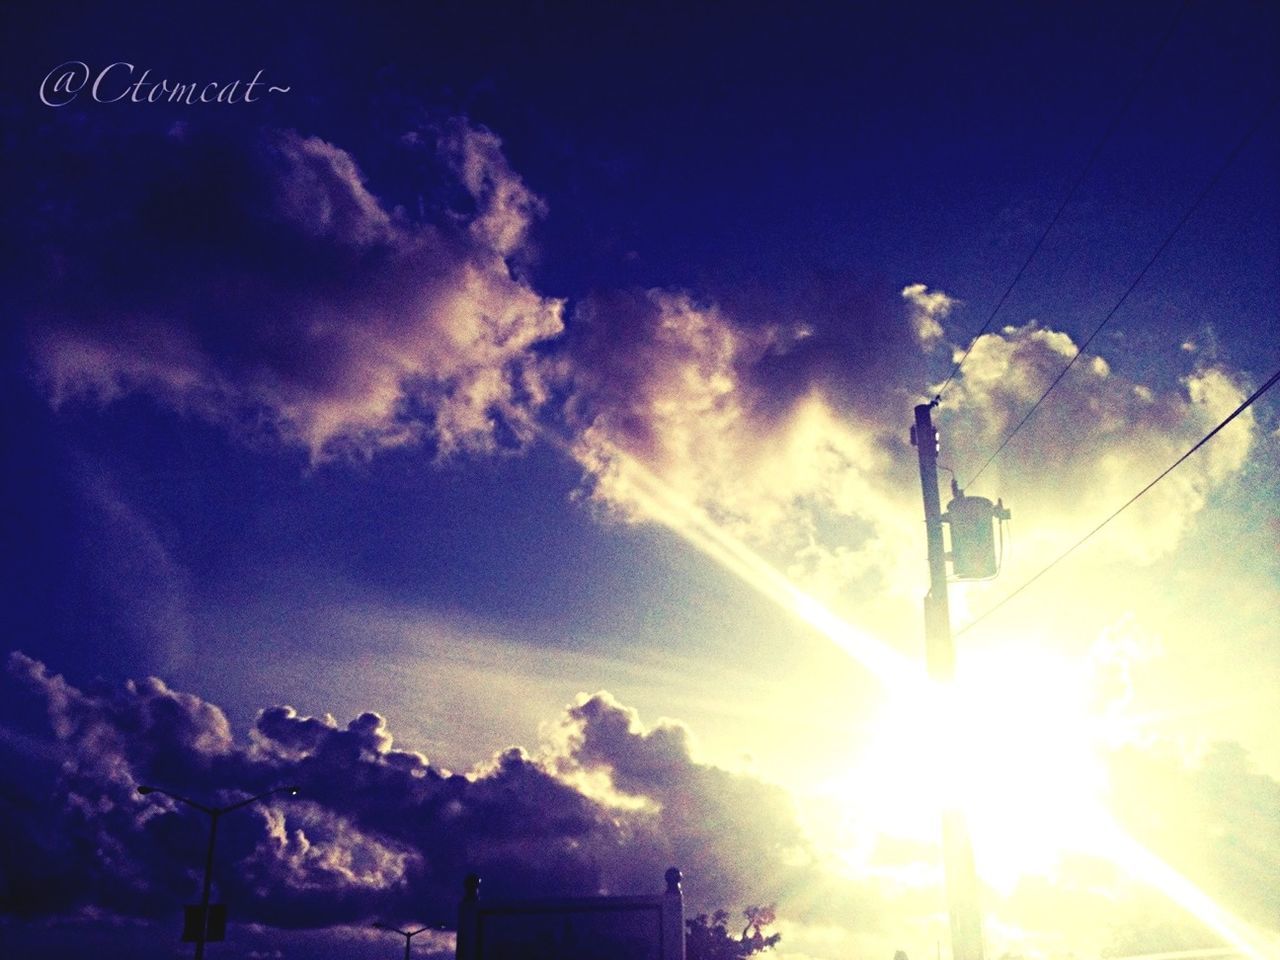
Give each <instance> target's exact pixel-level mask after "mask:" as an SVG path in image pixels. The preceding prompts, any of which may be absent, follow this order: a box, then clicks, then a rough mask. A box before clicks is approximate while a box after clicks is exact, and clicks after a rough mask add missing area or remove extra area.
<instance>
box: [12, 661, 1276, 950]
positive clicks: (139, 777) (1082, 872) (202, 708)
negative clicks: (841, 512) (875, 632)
mask: <svg viewBox="0 0 1280 960" xmlns="http://www.w3.org/2000/svg"><path fill="white" fill-rule="evenodd" d="M3 685H4V688H5V689H4V693H5V696H6V697H7V698H8V699H9V700H10V702H12V703H17V704H20V705H21V707H22V709H23V710H25V711H27V712H28V714H35V713H38V714H39V715H40V716H41V717H43V724H44V730H43V732H42V733H40V734H39V735H38V736H36V737H21V736H17V735H14V736H5V737H0V759H3V760H4V764H3V767H2V769H3V770H4V771H6V772H5V773H4V774H3V781H4V789H3V791H0V798H3V799H0V812H2V813H3V814H4V818H3V821H0V822H3V824H4V826H3V834H4V836H3V840H4V843H3V845H0V878H2V880H3V882H2V883H0V908H2V909H4V910H5V912H6V913H10V914H12V915H16V916H20V917H24V918H27V919H28V920H31V921H37V922H38V921H41V920H42V919H43V920H49V919H51V918H54V917H62V918H64V919H71V918H75V917H78V916H85V915H87V914H86V911H89V912H96V914H95V915H96V916H98V917H99V918H100V919H101V918H112V917H114V918H118V920H119V921H120V922H129V921H130V920H152V919H155V920H164V919H165V918H171V917H174V916H177V914H178V913H179V911H180V905H181V904H182V903H184V902H190V901H191V899H193V898H194V897H195V896H196V895H197V894H198V889H199V864H200V863H201V862H202V858H203V844H204V841H205V836H206V834H205V832H204V831H205V823H204V821H203V818H202V817H200V816H199V815H197V814H194V813H193V812H192V811H190V810H187V809H185V808H184V807H182V806H180V805H178V804H176V803H174V802H171V801H169V800H167V799H165V798H163V797H162V796H159V795H153V796H151V797H141V796H139V795H138V793H137V791H136V788H137V785H138V784H139V783H152V784H156V785H161V786H163V787H164V788H165V789H171V790H174V791H175V792H177V793H181V794H184V795H188V796H192V797H194V798H197V799H200V800H203V801H207V802H211V803H219V802H220V803H231V802H235V801H236V800H238V799H239V798H241V797H243V796H245V795H247V794H250V793H254V792H259V791H263V790H268V789H271V788H273V787H276V786H279V785H283V784H296V785H298V786H300V787H301V788H302V789H301V793H300V795H299V796H298V797H296V798H292V799H285V798H280V797H275V798H271V799H269V800H268V801H265V802H263V803H259V804H256V805H254V806H251V807H248V808H246V809H244V810H243V811H238V812H236V813H235V814H232V815H228V816H227V817H225V818H224V819H223V821H222V823H221V825H220V829H219V846H218V858H217V863H218V868H217V882H218V886H219V896H220V897H222V898H224V899H225V901H226V902H228V903H231V904H233V905H234V906H233V911H234V919H235V922H236V923H237V924H240V925H243V924H250V925H260V926H261V927H262V928H264V929H277V930H282V929H287V930H299V931H302V930H323V929H330V928H337V927H341V926H344V925H345V926H351V927H357V926H359V925H361V924H366V923H368V922H371V921H372V920H374V919H394V920H404V921H405V922H408V921H425V922H428V923H437V922H445V923H448V922H450V921H451V920H452V918H453V916H454V911H455V909H456V903H457V899H458V897H459V894H460V892H461V884H462V878H463V877H464V876H465V874H466V873H468V872H471V871H477V872H479V873H480V874H481V875H482V877H483V878H484V882H485V888H484V889H485V892H486V895H488V896H493V897H498V896H507V895H511V896H529V895H546V894H554V893H576V894H582V893H588V892H611V893H625V892H635V891H644V890H651V889H656V888H658V887H660V885H661V877H662V873H663V870H664V869H665V867H666V866H668V865H670V864H672V863H675V864H678V865H679V866H681V867H682V869H683V870H684V871H685V875H686V878H687V879H686V899H687V906H688V908H689V910H690V911H692V912H697V911H705V910H710V909H715V908H718V907H722V906H727V907H731V908H738V907H740V906H742V905H744V904H747V903H755V902H776V903H777V904H778V905H779V915H780V919H781V922H782V924H783V928H784V929H785V930H789V931H791V933H789V934H787V936H789V937H791V940H790V941H789V944H788V943H785V942H784V946H788V948H789V949H793V950H800V951H802V952H805V951H808V952H812V953H813V955H814V956H822V955H831V954H833V953H840V952H841V950H842V949H843V948H842V947H840V946H839V945H840V944H841V943H843V944H844V945H845V946H848V945H849V944H851V943H861V944H864V945H867V946H868V949H873V948H874V949H877V950H878V949H882V948H883V947H884V946H885V945H886V944H889V945H892V944H894V943H897V944H898V945H902V944H903V943H904V942H909V943H910V942H916V941H920V942H924V941H926V940H927V942H928V943H932V942H933V938H934V937H935V936H942V935H945V934H944V932H943V931H944V929H945V920H944V919H943V917H942V915H941V913H940V910H941V901H940V899H939V898H940V894H939V893H938V891H937V890H936V889H935V885H936V883H937V882H938V871H937V864H936V851H935V850H933V849H932V847H931V845H924V846H920V845H916V846H914V847H913V846H912V845H910V844H898V845H897V847H893V846H892V838H883V842H882V844H881V846H880V847H878V848H877V849H878V850H879V851H880V853H879V854H878V856H879V857H880V859H881V860H883V861H884V862H883V863H881V867H883V866H884V865H885V864H886V863H888V862H889V861H892V862H893V863H894V864H896V865H898V866H899V867H901V868H902V869H900V870H898V872H897V873H896V874H892V876H896V877H897V878H898V879H897V880H893V879H892V876H891V874H890V873H887V872H884V871H880V872H877V871H872V872H871V873H868V874H867V875H866V876H862V875H859V874H858V873H857V872H856V871H850V870H849V868H848V867H843V868H837V867H836V866H835V865H834V864H835V858H833V857H832V856H831V853H832V852H833V851H821V850H819V849H816V848H815V846H814V845H813V842H812V841H811V840H810V839H809V837H808V836H807V834H806V833H805V832H804V831H803V830H802V829H801V827H800V825H799V824H798V822H797V819H796V814H795V811H794V809H793V806H792V801H791V799H790V794H789V792H788V791H787V790H786V789H785V788H784V787H783V786H781V785H777V784H770V783H767V782H764V781H761V780H759V779H757V778H755V777H753V776H750V775H746V774H742V773H735V772H731V771H728V770H724V769H721V768H719V767H716V766H714V765H711V764H708V763H705V762H703V761H701V760H699V759H698V756H697V748H696V741H695V739H694V737H693V735H692V732H691V731H690V730H689V729H688V728H687V727H686V726H685V725H683V724H681V723H680V722H678V721H674V720H659V721H657V722H654V723H651V724H646V723H644V722H643V721H642V719H641V718H640V716H639V715H638V714H637V713H636V712H635V711H634V710H632V709H630V708H628V707H627V706H625V705H624V704H622V703H620V702H618V701H617V700H616V699H615V698H614V697H613V696H611V695H610V694H609V693H607V692H604V691H601V692H598V693H596V694H593V695H590V696H587V695H582V696H580V697H579V699H578V700H577V702H576V703H574V704H572V705H570V706H568V707H566V709H565V710H564V712H563V713H562V714H561V716H560V717H559V718H558V719H557V720H556V721H555V722H554V723H552V724H549V725H548V727H547V728H546V730H547V735H546V738H545V739H544V741H543V742H542V744H541V745H540V746H539V747H538V749H537V750H535V751H533V752H529V751H526V750H523V749H521V748H518V747H512V748H509V749H506V750H503V751H501V752H499V753H498V754H496V755H495V756H493V757H492V758H491V759H490V760H488V761H486V762H484V763H481V764H479V765H477V766H476V767H475V768H474V769H472V770H471V771H469V772H468V773H467V774H466V775H458V774H448V773H446V772H444V771H442V770H439V769H438V768H436V767H435V766H433V765H432V764H431V763H430V761H429V760H428V759H427V758H426V757H424V756H422V755H421V754H418V753H416V752H414V751H409V750H404V749H401V748H398V747H397V746H396V743H395V740H394V738H393V736H392V734H391V732H390V730H389V729H388V726H387V724H386V722H385V720H384V719H383V718H382V717H381V716H380V715H378V714H376V713H372V712H365V713H362V714H360V715H359V716H357V717H355V718H354V719H353V720H351V721H350V722H348V723H346V724H339V723H338V722H336V721H335V720H334V719H333V718H332V717H327V716H324V717H308V716H303V715H300V714H299V713H298V712H297V711H295V710H293V709H291V708H289V707H283V706H281V707H273V708H269V709H266V710H263V711H262V712H260V713H259V715H258V717H257V718H256V720H255V721H254V722H253V724H252V727H251V728H250V730H249V732H248V736H247V737H244V736H237V735H236V734H235V733H234V732H233V730H232V728H231V725H230V723H229V722H228V719H227V717H226V716H225V714H224V713H223V712H222V711H221V710H220V709H219V708H218V707H216V706H214V705H213V704H210V703H208V702H207V701H204V700H202V699H200V698H199V697H197V696H194V695H192V694H188V693H183V692H180V691H175V690H173V689H172V688H170V687H169V686H167V685H166V684H164V683H163V682H162V681H160V680H157V679H154V678H151V679H148V680H142V681H135V682H129V683H126V684H125V685H123V686H122V687H115V688H108V687H105V686H97V687H94V688H90V689H79V688H77V687H75V686H73V685H72V684H70V683H68V682H67V681H66V680H65V679H63V678H61V677H59V676H56V675H54V674H51V673H50V672H49V671H48V670H47V668H45V667H44V665H42V664H40V663H38V662H36V661H34V660H31V659H30V658H28V657H25V656H23V655H22V654H13V655H12V656H11V657H10V661H9V671H8V677H7V679H6V680H5V681H4V683H3ZM1113 759H1114V760H1115V762H1116V766H1115V771H1114V774H1113V800H1114V803H1115V805H1116V807H1117V810H1118V812H1119V813H1120V815H1121V816H1122V817H1124V818H1125V819H1126V821H1128V822H1129V823H1130V826H1131V829H1133V830H1134V832H1135V834H1136V835H1137V836H1138V837H1139V839H1141V840H1143V841H1144V842H1146V843H1148V844H1149V845H1150V846H1151V847H1152V848H1153V849H1155V850H1156V851H1157V852H1159V853H1160V854H1161V855H1162V856H1165V857H1167V858H1168V859H1170V861H1171V862H1172V863H1174V865H1175V866H1177V867H1179V868H1180V869H1182V870H1183V872H1184V873H1186V874H1187V875H1188V876H1191V877H1193V878H1195V879H1196V880H1197V881H1198V882H1201V883H1203V884H1204V886H1205V888H1206V889H1207V890H1209V891H1210V892H1211V893H1212V894H1213V895H1214V896H1215V897H1217V898H1218V899H1220V901H1221V902H1222V903H1223V904H1224V905H1226V906H1227V907H1228V908H1229V909H1233V910H1235V911H1237V912H1239V913H1240V915H1241V916H1243V917H1244V918H1245V919H1253V920H1254V921H1255V922H1256V923H1258V924H1259V925H1261V926H1266V925H1268V924H1271V923H1273V921H1274V917H1275V915H1276V909H1277V907H1278V906H1280V904H1277V903H1276V899H1275V895H1274V890H1273V887H1274V885H1273V884H1270V883H1269V882H1268V881H1269V878H1270V877H1271V876H1273V875H1274V871H1275V869H1276V865H1277V863H1278V862H1280V861H1278V860H1277V857H1280V836H1276V830H1275V824H1274V823H1273V822H1272V821H1273V820H1274V818H1270V817H1269V814H1268V811H1270V810H1272V809H1273V808H1274V806H1275V804H1276V803H1277V802H1280V783H1278V782H1277V781H1276V780H1275V779H1274V778H1271V777H1268V776H1266V775H1264V774H1260V773H1258V772H1256V771H1255V770H1254V769H1253V768H1252V767H1251V765H1250V763H1249V760H1248V758H1247V756H1245V754H1244V753H1243V751H1242V750H1241V749H1240V748H1239V747H1238V746H1237V745H1233V744H1224V745H1220V746H1217V747H1215V748H1213V749H1212V750H1211V751H1209V752H1208V753H1207V754H1206V755H1205V756H1204V757H1203V758H1202V759H1201V760H1200V761H1198V762H1197V763H1195V764H1187V763H1185V762H1182V761H1176V760H1173V759H1172V758H1170V757H1169V756H1167V755H1164V754H1162V753H1160V752H1158V751H1155V752H1153V751H1147V750H1139V749H1138V748H1136V747H1131V748H1126V750H1122V751H1119V752H1117V753H1115V754H1114V755H1113ZM1152 796H1158V797H1159V798H1160V802H1159V804H1158V805H1156V806H1154V807H1153V805H1152V804H1151V802H1150V798H1151V797H1152ZM891 848H892V851H896V852H892V851H891ZM886 855H887V856H888V858H889V859H888V860H884V857H885V856H886ZM913 865H915V866H918V867H921V868H922V870H923V872H920V871H917V873H916V874H914V875H913V874H911V873H910V871H908V870H906V869H905V868H907V867H911V866H913ZM913 876H914V879H912V877H913ZM987 897H988V899H989V900H990V903H989V907H990V909H991V911H992V936H993V937H994V940H993V942H995V941H999V942H1000V943H1002V944H1005V945H1006V946H1008V947H1009V949H1019V948H1023V949H1026V948H1029V946H1034V945H1037V944H1038V945H1040V946H1041V947H1044V948H1045V949H1049V948H1051V947H1053V948H1054V949H1057V948H1059V947H1060V948H1061V950H1059V952H1063V951H1065V950H1066V949H1067V948H1070V949H1075V950H1078V949H1081V948H1084V947H1089V948H1090V949H1105V948H1107V947H1109V946H1114V945H1115V944H1118V943H1129V942H1131V941H1132V942H1138V941H1137V940H1135V939H1134V938H1135V937H1140V936H1149V937H1158V938H1161V939H1160V942H1166V941H1167V942H1168V943H1170V944H1172V946H1170V949H1174V948H1176V947H1179V946H1184V945H1186V944H1188V943H1190V944H1191V945H1192V946H1195V945H1197V937H1200V938H1203V935H1204V932H1203V930H1201V929H1200V928H1199V927H1198V925H1197V924H1196V923H1194V922H1189V921H1188V919H1187V918H1186V917H1185V916H1184V915H1183V914H1181V912H1180V911H1178V910H1177V909H1176V908H1174V907H1172V906H1171V905H1170V904H1168V903H1166V902H1164V901H1163V900H1161V899H1159V898H1158V897H1156V896H1155V895H1154V894H1153V892H1151V891H1147V890H1144V888H1142V887H1141V885H1140V884H1138V883H1136V882H1135V881H1132V880H1130V879H1128V878H1126V877H1125V876H1124V874H1123V870H1121V869H1118V868H1117V867H1115V866H1113V865H1111V864H1108V863H1105V862H1103V861H1101V860H1094V859H1089V858H1079V857H1077V858H1071V857H1068V858H1065V859H1063V860H1062V862H1061V863H1059V864H1058V865H1057V866H1056V867H1055V868H1054V870H1053V871H1052V872H1051V873H1050V874H1047V875H1045V876H1043V877H1026V878H1024V879H1023V880H1022V881H1021V882H1020V883H1019V885H1018V886H1017V887H1016V888H1015V889H1014V890H1013V891H1012V893H1011V894H1009V895H1008V896H1005V895H1001V894H998V893H997V892H996V891H991V890H988V891H987ZM1084 917H1089V918H1091V920H1089V921H1084V920H1082V918H1084ZM1144 931H1145V932H1144ZM926 934H927V936H926ZM1055 938H1056V939H1055ZM1152 942H1155V941H1152ZM806 944H807V946H806ZM833 944H835V945H836V946H833ZM1055 944H1056V945H1057V947H1054V945H1055Z"/></svg>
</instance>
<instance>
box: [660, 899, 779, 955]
mask: <svg viewBox="0 0 1280 960" xmlns="http://www.w3.org/2000/svg"><path fill="white" fill-rule="evenodd" d="M742 915H743V916H744V917H746V918H747V925H746V926H745V927H743V928H742V935H741V936H739V937H736V938H735V937H734V936H733V935H731V934H730V933H729V927H728V923H729V914H728V913H726V912H725V911H724V910H717V911H716V912H715V913H713V914H711V915H710V916H707V914H705V913H700V914H698V915H697V916H696V917H694V918H693V919H692V920H686V921H685V926H686V927H687V928H688V932H687V933H686V934H685V938H684V951H685V960H742V958H744V957H753V956H755V955H756V954H757V953H764V952H765V951H766V950H771V949H773V947H774V946H776V945H777V943H778V941H779V940H781V939H782V934H780V933H773V934H769V935H768V936H766V935H765V933H764V928H765V927H767V926H769V925H771V924H772V923H774V922H775V921H776V920H777V915H776V913H775V911H774V908H773V907H772V906H768V907H747V909H746V910H744V911H743V914H742Z"/></svg>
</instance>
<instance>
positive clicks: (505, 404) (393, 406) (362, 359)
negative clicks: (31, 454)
mask: <svg viewBox="0 0 1280 960" xmlns="http://www.w3.org/2000/svg"><path fill="white" fill-rule="evenodd" d="M438 146H439V150H440V153H441V154H442V155H443V156H445V157H446V158H447V159H448V161H449V163H450V165H451V169H452V170H453V174H452V176H453V177H455V178H456V182H458V183H460V184H461V185H462V187H463V188H464V189H465V190H466V191H467V192H468V194H469V197H470V203H471V206H472V209H471V210H469V211H468V212H467V213H465V214H462V213H458V214H451V215H449V216H446V217H444V218H443V222H441V223H439V224H428V223H421V222H414V221H411V220H410V219H409V218H408V217H407V215H406V214H405V213H404V212H403V211H402V210H400V209H398V208H388V207H387V206H386V205H385V204H384V203H383V202H381V201H380V200H379V199H378V197H376V196H375V195H374V194H373V193H372V191H371V190H370V188H369V186H368V183H367V181H366V180H365V178H364V177H363V175H362V173H361V171H360V169H359V167H358V166H357V164H356V161H355V160H354V158H353V157H352V156H351V155H350V154H348V153H347V152H346V151H344V150H342V149H341V148H340V147H338V146H336V145H334V144H332V143H329V142H327V141H325V140H322V139H320V138H318V137H313V136H304V135H301V134H299V133H296V132H293V131H274V132H268V133H263V134H261V135H260V136H259V137H258V138H257V140H256V141H243V140H242V141H235V142H232V141H228V140H227V139H225V138H219V137H218V136H216V135H214V134H209V133H205V134H203V135H196V134H190V135H187V136H184V137H182V138H173V137H170V138H165V139H162V140H156V141H154V142H149V143H147V144H146V147H147V149H148V150H149V152H150V155H151V156H150V163H151V166H150V168H149V174H150V176H149V177H148V178H146V179H145V180H142V181H141V182H139V178H138V177H137V175H136V173H135V175H134V176H133V177H128V178H123V177H120V176H118V175H119V174H120V171H119V170H117V169H115V168H116V166H117V165H119V164H120V163H121V162H123V161H121V160H120V158H119V156H117V155H116V154H114V153H113V152H112V151H104V155H105V156H106V157H107V158H108V159H107V160H106V161H105V162H104V164H103V168H104V169H102V170H101V171H99V172H98V173H97V174H96V175H95V176H91V177H89V178H88V180H87V182H86V183H84V184H82V185H81V186H80V188H79V193H78V195H77V196H76V197H74V198H66V199H61V200H60V201H58V202H57V203H53V205H54V206H55V208H56V209H55V210H54V211H53V212H52V213H49V212H48V211H46V212H45V216H43V218H42V219H41V221H40V223H39V225H38V227H37V228H35V229H36V230H37V237H36V242H35V243H34V244H33V246H34V248H35V249H36V250H38V251H40V256H39V269H38V271H37V274H36V276H34V277H31V278H28V279H27V281H26V282H27V283H28V284H29V285H30V290H29V291H28V296H27V297H25V298H24V299H25V300H26V301H27V303H28V304H29V306H28V308H27V310H26V316H25V319H26V320H27V322H28V327H29V331H30V340H31V344H32V348H33V353H34V358H35V362H36V366H37V369H38V372H39V376H40V377H41V379H42V380H43V381H44V382H45V384H46V385H47V387H48V389H49V392H50V396H51V398H52V400H53V402H54V403H55V404H56V405H63V404H66V403H68V402H70V401H71V400H73V399H77V398H86V397H89V398H96V399H97V400H99V401H102V402H109V401H111V400H114V399H116V398H118V397H120V396H122V395H124V394H126V393H129V392H132V391H143V392H146V393H149V394H151V395H152V396H155V397H157V398H158V399H160V400H161V401H162V402H165V403H167V404H169V405H171V406H173V407H175V408H177V409H179V410H182V411H184V412H187V413H191V414H194V415H197V416H200V417H204V418H207V419H209V420H211V421H213V422H216V423H219V424H222V425H225V426H227V427H229V428H231V429H233V430H234V431H236V432H238V433H240V434H241V435H243V436H246V437H250V438H268V439H274V440H278V441H280V442H283V443H285V444H288V445H291V446H296V447H301V448H303V449H305V450H306V451H307V452H308V454H309V455H310V457H311V459H312V460H313V461H315V460H322V459H325V458H329V457H333V456H338V455H343V454H358V455H369V454H372V453H373V452H375V451H377V450H380V449H386V448H389V447H396V446H401V445H404V444H408V443H416V442H422V441H427V442H430V443H431V444H432V445H433V446H434V448H435V449H436V450H437V452H438V453H439V454H440V455H442V456H447V455H449V454H451V453H454V452H457V451H482V452H483V451H492V450H494V449H497V448H499V447H502V446H511V445H513V444H519V443H522V442H524V441H526V440H527V439H528V433H527V426H526V425H525V424H526V419H527V418H526V417H525V416H524V414H525V413H527V411H529V410H532V409H536V408H537V407H538V406H539V405H540V403H541V402H542V401H543V400H544V398H545V387H544V383H543V377H542V374H541V372H540V370H539V364H538V362H537V361H536V358H535V357H534V356H533V348H534V346H535V345H536V344H538V343H539V342H541V341H544V340H546V339H548V338H552V337H555V336H556V335H557V334H559V332H560V331H561V328H562V323H561V316H560V314H561V304H560V303H559V302H558V301H556V300H553V299H548V298H545V297H543V296H541V295H540V294H538V293H537V292H535V291H534V290H533V289H532V288H531V287H530V286H529V285H528V284H527V283H526V282H525V281H523V280H521V279H520V278H518V277H517V276H516V275H515V273H514V272H513V268H512V266H511V264H510V262H509V261H510V259H511V258H512V257H514V256H515V255H517V254H519V253H521V252H522V251H523V250H524V244H525V243H526V239H525V238H526V234H527V232H528V229H529V227H530V226H531V224H532V222H533V220H534V219H536V217H538V216H539V215H540V214H541V212H542V209H543V208H542V205H541V201H539V200H538V198H536V197H535V196H533V195H532V194H531V193H530V192H529V191H528V190H527V188H525V187H524V185H523V184H522V183H521V181H520V179H519V178H518V177H517V176H516V175H515V174H514V173H513V172H512V171H511V169H510V167H509V166H508V165H507V164H506V162H505V160H504V159H503V157H502V153H501V149H500V144H499V142H498V140H497V138H496V137H494V136H493V135H492V134H490V133H488V132H487V131H484V130H479V129H475V128H472V127H469V126H467V125H465V124H463V123H461V122H455V123H453V124H451V125H449V126H448V127H447V128H446V129H445V130H444V131H443V132H442V133H441V134H440V136H439V144H438ZM132 155H133V153H132V152H130V153H129V156H132ZM93 191H102V192H103V193H110V195H112V196H113V197H114V198H115V203H114V204H113V205H112V206H111V207H109V208H106V209H100V208H99V207H98V206H95V204H94V202H93V200H92V199H88V198H92V197H93V196H94V193H93ZM73 227H74V228H73Z"/></svg>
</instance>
